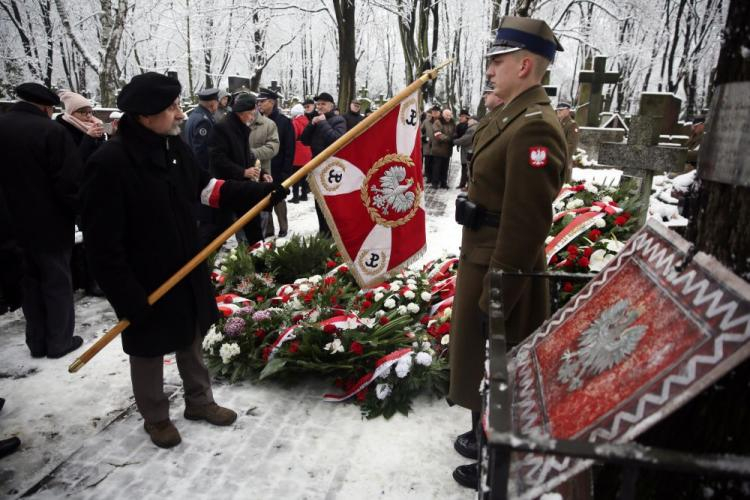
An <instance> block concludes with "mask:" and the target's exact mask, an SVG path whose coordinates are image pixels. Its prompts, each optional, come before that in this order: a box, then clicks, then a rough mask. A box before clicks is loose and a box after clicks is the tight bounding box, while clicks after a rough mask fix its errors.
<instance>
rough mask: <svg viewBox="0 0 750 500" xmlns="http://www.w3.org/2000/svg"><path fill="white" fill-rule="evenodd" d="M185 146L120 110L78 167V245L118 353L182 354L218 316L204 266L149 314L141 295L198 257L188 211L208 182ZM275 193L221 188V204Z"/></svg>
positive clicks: (240, 206)
mask: <svg viewBox="0 0 750 500" xmlns="http://www.w3.org/2000/svg"><path fill="white" fill-rule="evenodd" d="M209 181H210V175H209V174H208V173H207V172H205V171H204V170H202V169H201V168H198V166H197V165H196V159H195V156H194V155H193V153H192V151H191V150H190V148H189V147H188V146H187V144H185V143H184V142H183V141H182V140H181V139H180V138H179V137H177V136H169V137H165V136H160V135H157V134H155V133H153V132H151V131H150V130H148V129H146V128H145V127H143V126H141V125H140V124H139V123H137V122H136V121H135V120H134V119H133V118H132V117H131V116H129V115H128V114H127V113H126V114H125V115H124V116H123V118H122V120H121V121H120V128H119V131H118V133H117V136H115V138H114V139H112V140H110V141H109V142H107V143H106V144H104V145H103V146H102V147H101V148H99V150H98V151H96V153H94V154H93V155H92V156H91V158H90V159H89V161H88V163H87V164H86V174H85V180H84V186H83V196H82V201H83V226H84V239H85V241H86V250H87V254H88V257H89V261H90V263H91V265H92V268H93V271H94V275H95V277H96V279H97V281H98V282H99V285H100V286H101V288H102V290H103V291H104V293H105V295H106V296H107V299H108V300H109V302H110V303H111V304H112V307H113V308H114V309H115V312H116V313H117V315H118V316H119V317H120V318H128V320H130V321H131V323H132V324H131V325H130V326H129V327H128V328H127V329H126V330H125V331H124V332H123V336H122V342H123V349H124V350H125V352H126V353H128V354H130V355H134V356H144V357H153V356H161V355H163V354H166V353H169V352H172V351H175V350H180V349H184V348H186V347H187V346H189V345H190V344H191V342H192V341H193V339H194V338H195V333H196V330H197V331H198V332H200V334H201V335H203V334H205V332H206V331H207V330H208V327H209V326H210V325H211V324H212V323H214V322H215V321H216V320H217V319H218V318H219V312H218V310H217V308H216V302H215V299H214V294H213V288H212V286H211V282H210V279H209V273H208V269H207V268H206V265H205V263H201V264H200V265H199V266H198V267H197V268H196V269H195V270H193V272H192V273H190V274H189V275H188V276H187V277H186V278H185V279H184V280H182V281H181V282H180V283H178V284H177V285H176V286H175V287H174V288H173V289H172V290H170V291H169V292H167V293H166V294H165V295H164V296H163V297H162V298H161V299H160V300H159V301H158V302H156V303H155V304H154V305H153V306H151V307H149V306H148V302H147V297H148V295H149V294H150V293H151V292H153V291H154V290H155V289H156V288H157V287H158V286H159V285H161V284H162V283H163V282H164V281H166V280H167V279H168V278H169V277H170V276H172V275H173V274H174V273H175V272H176V271H177V270H178V269H179V268H180V267H182V266H183V265H184V264H185V263H186V262H188V261H189V260H190V259H191V258H192V257H193V256H194V255H195V254H197V253H198V252H199V250H200V248H199V246H198V233H197V228H196V220H195V217H194V216H193V213H192V210H191V207H192V205H193V204H194V203H195V202H196V200H198V199H200V196H201V191H202V190H203V189H204V188H205V187H206V186H207V184H209ZM272 189H273V186H272V185H271V184H268V183H262V184H259V183H250V182H235V181H226V182H225V183H224V185H223V186H222V187H221V191H220V199H219V204H220V205H221V207H222V208H224V207H227V208H231V209H233V210H235V211H244V210H247V209H248V208H249V207H250V206H252V205H254V204H255V203H257V202H258V201H259V200H260V199H261V198H262V197H263V196H264V195H265V194H267V193H269V192H270V191H271V190H272Z"/></svg>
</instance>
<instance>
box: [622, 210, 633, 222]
mask: <svg viewBox="0 0 750 500" xmlns="http://www.w3.org/2000/svg"><path fill="white" fill-rule="evenodd" d="M622 216H623V217H625V219H627V220H630V218H631V217H632V216H633V215H632V214H631V213H630V212H623V213H622Z"/></svg>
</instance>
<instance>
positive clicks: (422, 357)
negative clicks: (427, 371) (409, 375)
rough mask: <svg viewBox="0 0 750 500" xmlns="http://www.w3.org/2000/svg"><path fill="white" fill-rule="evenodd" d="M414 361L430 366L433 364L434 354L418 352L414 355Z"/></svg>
mask: <svg viewBox="0 0 750 500" xmlns="http://www.w3.org/2000/svg"><path fill="white" fill-rule="evenodd" d="M414 362H415V363H417V364H418V365H422V366H430V365H431V364H432V356H430V355H429V354H428V353H426V352H418V353H417V355H416V356H414Z"/></svg>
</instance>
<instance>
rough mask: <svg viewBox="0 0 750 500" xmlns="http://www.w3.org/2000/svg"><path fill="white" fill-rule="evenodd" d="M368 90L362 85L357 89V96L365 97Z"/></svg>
mask: <svg viewBox="0 0 750 500" xmlns="http://www.w3.org/2000/svg"><path fill="white" fill-rule="evenodd" d="M369 93H370V91H369V90H367V87H365V86H363V87H362V88H361V89H359V97H360V98H361V99H367V98H368V95H369Z"/></svg>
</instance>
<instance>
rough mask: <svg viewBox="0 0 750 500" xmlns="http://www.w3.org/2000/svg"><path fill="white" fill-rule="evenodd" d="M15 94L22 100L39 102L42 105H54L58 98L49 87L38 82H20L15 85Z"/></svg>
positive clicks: (58, 102) (58, 100)
mask: <svg viewBox="0 0 750 500" xmlns="http://www.w3.org/2000/svg"><path fill="white" fill-rule="evenodd" d="M15 90H16V95H17V96H18V97H19V98H20V99H23V100H24V101H28V102H33V103H34V104H41V105H42V106H56V105H58V104H60V98H59V97H58V96H57V94H55V93H54V92H52V91H51V90H50V89H48V88H47V87H45V86H44V85H42V84H40V83H31V82H27V83H22V84H21V85H19V86H18V87H16V89H15Z"/></svg>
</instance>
